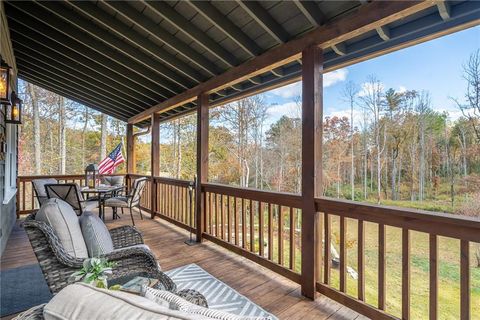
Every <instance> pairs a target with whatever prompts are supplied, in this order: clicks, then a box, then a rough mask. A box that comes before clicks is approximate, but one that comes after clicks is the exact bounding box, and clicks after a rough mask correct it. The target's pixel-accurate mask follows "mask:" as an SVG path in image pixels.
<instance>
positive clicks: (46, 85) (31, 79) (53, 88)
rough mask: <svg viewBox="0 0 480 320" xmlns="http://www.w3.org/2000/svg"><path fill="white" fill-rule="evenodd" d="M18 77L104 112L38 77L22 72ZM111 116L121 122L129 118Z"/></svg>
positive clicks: (83, 99) (81, 98) (93, 104)
mask: <svg viewBox="0 0 480 320" xmlns="http://www.w3.org/2000/svg"><path fill="white" fill-rule="evenodd" d="M18 77H19V78H20V79H23V80H25V81H27V82H29V83H31V84H34V85H36V86H38V87H40V88H43V89H45V90H47V91H50V92H53V93H56V94H58V95H60V96H62V97H65V98H67V99H69V100H72V101H74V102H76V103H80V104H82V105H84V106H87V107H89V108H91V109H93V110H96V111H98V112H102V110H101V109H99V108H98V106H97V105H96V104H95V103H93V102H91V101H89V100H88V99H85V98H83V97H81V96H77V95H75V94H72V93H71V92H66V91H64V89H62V88H59V87H57V86H55V85H52V84H51V83H49V82H48V81H45V80H42V79H38V78H36V77H34V76H31V75H29V74H27V73H24V72H22V71H19V72H18ZM109 115H111V116H112V117H114V118H117V119H119V120H122V121H127V118H126V117H125V116H116V115H112V114H109Z"/></svg>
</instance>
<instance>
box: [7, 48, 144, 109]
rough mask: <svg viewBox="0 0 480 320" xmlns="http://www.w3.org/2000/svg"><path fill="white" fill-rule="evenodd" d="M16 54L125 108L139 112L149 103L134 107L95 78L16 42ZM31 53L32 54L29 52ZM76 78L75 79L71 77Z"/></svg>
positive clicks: (130, 102)
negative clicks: (87, 76) (86, 76)
mask: <svg viewBox="0 0 480 320" xmlns="http://www.w3.org/2000/svg"><path fill="white" fill-rule="evenodd" d="M14 49H15V56H16V57H19V58H21V59H22V60H23V61H25V62H26V63H34V64H35V65H36V66H38V67H39V68H41V69H43V70H47V72H49V71H50V72H51V71H54V72H55V74H58V76H59V77H62V78H66V79H67V80H71V81H77V82H78V85H79V86H82V87H84V88H86V89H88V90H91V91H95V90H96V91H97V92H98V94H99V95H101V96H102V97H104V98H106V99H108V100H110V101H112V102H115V103H117V104H118V103H122V105H123V106H125V108H128V109H131V110H132V111H135V112H138V110H139V109H145V108H146V107H147V106H148V105H145V104H144V105H143V107H142V108H132V107H130V105H135V104H134V103H132V101H129V100H127V99H125V98H124V97H123V96H122V95H119V94H117V93H113V94H112V91H111V90H109V89H107V88H104V86H103V85H102V83H101V82H99V81H96V80H95V79H88V80H86V79H85V78H82V77H81V76H79V75H78V73H79V72H78V71H77V70H75V69H71V68H69V67H66V66H65V65H61V67H58V66H57V64H56V63H55V61H52V60H49V58H46V57H42V58H41V59H39V58H37V57H36V56H38V55H32V54H31V53H32V52H31V51H29V50H25V49H24V48H21V49H20V50H19V49H18V45H17V44H15V48H14ZM29 53H30V54H29ZM71 78H74V79H75V80H73V79H71Z"/></svg>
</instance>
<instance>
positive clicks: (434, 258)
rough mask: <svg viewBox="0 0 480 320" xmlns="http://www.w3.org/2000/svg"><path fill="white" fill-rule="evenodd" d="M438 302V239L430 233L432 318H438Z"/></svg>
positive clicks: (435, 319) (431, 319)
mask: <svg viewBox="0 0 480 320" xmlns="http://www.w3.org/2000/svg"><path fill="white" fill-rule="evenodd" d="M437 302H438V241H437V235H435V234H430V308H429V311H430V320H437V310H438V308H437Z"/></svg>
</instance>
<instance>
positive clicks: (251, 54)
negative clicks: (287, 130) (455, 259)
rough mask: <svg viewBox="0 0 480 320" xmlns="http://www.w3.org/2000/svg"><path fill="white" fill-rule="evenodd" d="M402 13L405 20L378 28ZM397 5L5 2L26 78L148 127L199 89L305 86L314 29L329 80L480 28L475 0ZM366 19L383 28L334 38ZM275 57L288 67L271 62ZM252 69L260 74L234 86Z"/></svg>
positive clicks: (182, 108)
mask: <svg viewBox="0 0 480 320" xmlns="http://www.w3.org/2000/svg"><path fill="white" fill-rule="evenodd" d="M395 3H397V5H396V6H397V7H398V12H399V13H400V14H397V15H395V14H393V13H391V14H390V16H389V17H390V19H382V16H381V14H380V13H381V12H382V10H383V11H386V10H384V9H385V8H387V7H389V6H391V7H394V6H395ZM398 3H399V2H393V4H392V3H387V2H383V3H382V2H378V1H375V2H373V3H368V2H366V1H302V0H297V1H267V2H261V1H258V2H253V1H248V2H244V1H211V2H206V1H169V2H160V1H152V2H148V1H130V2H114V1H112V2H110V1H63V2H45V1H31V2H18V1H6V2H5V9H6V13H7V16H8V24H9V28H10V34H11V39H12V41H13V47H14V52H15V56H16V61H17V67H18V72H19V77H20V78H24V79H25V80H28V81H30V82H32V83H34V84H37V85H39V86H42V87H45V88H46V89H49V90H51V91H53V92H56V93H58V94H61V95H63V96H66V97H68V98H70V99H72V100H75V101H78V102H81V103H83V104H85V105H88V106H90V107H92V108H94V109H97V110H99V111H102V112H105V113H107V114H109V115H111V116H114V117H116V118H119V119H121V120H124V121H128V120H130V122H135V123H136V124H137V125H140V126H143V125H145V124H148V123H149V121H148V120H146V119H147V118H148V117H149V115H150V114H151V113H152V112H157V113H161V115H160V119H161V120H165V119H168V118H171V117H175V116H177V115H179V114H183V113H186V112H189V111H192V110H194V109H195V108H196V101H195V98H196V95H198V92H197V91H199V90H202V89H204V90H205V91H206V92H208V93H209V94H210V96H209V99H210V104H212V105H218V104H221V103H223V102H227V101H230V100H232V99H234V98H238V97H240V96H243V95H248V94H249V93H251V92H256V91H260V90H265V89H268V88H271V87H274V86H278V85H280V84H284V83H288V82H289V81H294V80H297V79H299V77H300V71H301V62H300V61H299V59H298V58H299V57H297V56H296V54H295V50H297V51H298V52H301V50H302V45H303V46H304V45H306V44H309V41H308V37H309V36H311V35H312V34H314V35H315V30H316V31H317V33H322V32H323V31H322V30H324V29H325V30H326V32H325V33H327V34H328V31H329V29H328V28H330V31H331V30H334V31H335V37H333V36H330V38H329V39H327V40H329V41H327V42H326V43H323V45H322V47H323V49H324V61H325V66H324V68H325V70H334V69H336V68H340V67H342V66H345V65H348V64H351V63H354V62H358V61H361V60H363V59H368V58H370V57H372V56H375V55H380V54H383V53H385V52H388V51H392V50H396V49H398V48H400V47H403V46H408V45H411V44H413V43H416V42H420V41H425V40H427V39H431V38H434V37H438V36H440V35H442V34H446V33H449V32H453V31H455V30H460V29H463V28H466V27H469V26H473V25H477V24H478V23H479V20H480V19H479V14H480V2H477V1H445V2H438V3H434V2H433V1H427V2H405V3H410V4H408V5H405V4H403V5H398ZM402 6H403V7H405V8H403V11H402V10H401V9H402V8H401V7H402ZM407 9H409V10H407ZM377 14H379V15H378V18H377ZM360 16H361V17H363V18H364V19H363V20H365V21H366V19H365V18H366V17H367V16H368V18H369V19H370V20H372V21H376V22H377V24H372V23H370V24H368V25H369V26H370V27H369V28H362V29H359V31H358V32H350V33H349V36H348V37H344V38H343V39H342V38H341V37H339V36H342V35H344V34H345V33H347V31H348V30H346V29H348V27H349V26H347V28H344V27H343V25H345V24H346V23H345V22H346V21H356V20H355V17H357V18H358V17H360ZM357 20H358V19H357ZM322 28H324V29H322ZM312 30H313V31H312ZM316 44H319V43H316ZM288 46H289V47H288ZM294 46H297V47H296V48H294ZM284 48H286V50H284ZM292 48H293V49H292ZM280 51H283V52H286V54H285V57H287V55H288V57H287V58H288V59H283V60H282V59H278V57H279V56H278V55H277V57H276V58H277V59H278V60H279V61H280V60H281V63H277V62H279V61H276V60H275V59H274V60H271V61H268V59H267V58H274V53H275V52H280ZM272 52H273V53H272ZM270 53H272V54H270ZM280 56H281V55H280ZM262 57H263V60H264V62H263V65H260V66H258V67H256V66H255V63H256V62H257V61H260V62H261V60H262ZM265 61H266V62H265ZM268 62H270V66H269V65H267V64H268ZM272 64H273V65H272ZM245 65H247V70H249V69H248V66H249V65H250V68H251V69H252V70H253V71H254V72H250V74H245V75H240V76H238V77H237V78H235V77H232V76H231V74H232V73H236V72H237V71H238V70H240V69H242V68H244V66H245ZM227 79H228V80H229V81H226V80H227ZM220 81H224V83H222V84H219V82H220ZM205 84H207V85H205ZM172 98H173V99H172Z"/></svg>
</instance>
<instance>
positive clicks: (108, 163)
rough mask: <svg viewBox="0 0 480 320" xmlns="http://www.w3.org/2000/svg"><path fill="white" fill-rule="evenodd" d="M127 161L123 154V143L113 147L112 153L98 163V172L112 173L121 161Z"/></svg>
mask: <svg viewBox="0 0 480 320" xmlns="http://www.w3.org/2000/svg"><path fill="white" fill-rule="evenodd" d="M124 162H125V158H124V157H123V155H122V143H119V144H118V146H116V147H115V149H113V151H112V152H110V154H109V155H108V156H107V157H106V158H105V159H103V160H102V162H100V164H99V165H98V173H100V174H112V173H113V172H114V171H115V168H117V167H118V166H119V165H120V164H121V163H124Z"/></svg>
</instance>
